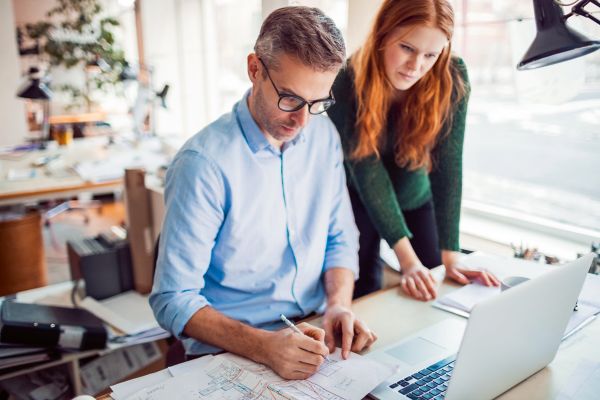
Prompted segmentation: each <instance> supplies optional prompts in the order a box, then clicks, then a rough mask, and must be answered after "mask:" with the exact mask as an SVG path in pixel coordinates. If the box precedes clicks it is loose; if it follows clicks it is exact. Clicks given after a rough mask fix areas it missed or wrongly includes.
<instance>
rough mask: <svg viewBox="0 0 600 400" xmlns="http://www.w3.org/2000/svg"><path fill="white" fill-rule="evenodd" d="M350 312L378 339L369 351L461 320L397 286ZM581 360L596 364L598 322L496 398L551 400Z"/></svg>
mask: <svg viewBox="0 0 600 400" xmlns="http://www.w3.org/2000/svg"><path fill="white" fill-rule="evenodd" d="M458 287H459V286H458V285H457V284H454V283H449V282H448V281H446V282H445V283H444V284H443V285H442V287H441V289H440V293H439V295H440V296H443V295H444V294H446V293H448V292H450V291H452V290H454V289H456V288H458ZM353 310H354V312H355V313H356V315H357V316H358V317H360V318H361V319H363V320H364V321H365V322H366V323H367V324H368V325H369V327H370V328H371V329H373V330H374V331H375V332H376V333H377V335H378V336H379V339H378V340H377V342H376V343H375V344H374V345H373V347H372V348H371V349H370V350H369V351H373V350H375V349H378V348H381V347H384V346H386V345H388V344H391V343H393V342H395V341H397V340H399V339H402V338H403V337H406V336H409V335H411V334H414V333H415V332H417V331H418V330H420V329H423V328H425V327H427V326H430V325H433V324H435V323H436V322H439V321H442V320H444V319H446V318H459V319H460V318H461V317H459V316H456V315H454V314H451V313H448V312H445V311H442V310H438V309H436V308H434V307H432V306H431V305H430V303H424V302H420V301H416V300H412V299H410V298H408V297H407V296H405V295H404V294H403V293H401V291H400V289H399V288H398V287H394V288H391V289H386V290H382V291H379V292H376V293H373V294H371V295H369V296H365V297H363V298H361V299H358V300H357V301H355V302H354V304H353ZM315 322H320V320H315V321H311V323H315ZM583 359H588V360H591V361H594V362H596V363H598V362H600V320H599V319H596V320H594V321H593V322H592V323H591V324H589V325H588V326H586V327H584V328H583V329H582V330H581V331H579V332H577V333H576V334H574V335H573V336H571V337H570V338H568V339H567V340H565V341H564V342H563V343H562V344H561V346H560V348H559V350H558V353H557V355H556V358H555V359H554V361H552V363H550V364H549V365H548V366H547V367H546V368H544V369H543V370H541V371H540V372H538V373H536V374H535V375H532V376H531V377H529V378H528V379H526V380H525V381H523V382H521V383H520V384H518V385H517V386H515V387H513V388H512V389H511V390H509V391H508V392H505V393H504V394H503V395H501V396H500V397H498V398H499V399H502V400H523V399H527V400H542V399H543V400H550V399H554V398H555V397H556V396H557V394H558V393H559V392H560V391H561V390H562V389H563V387H564V385H565V384H566V382H567V381H568V379H569V378H571V377H572V374H573V373H574V372H575V370H576V369H577V367H578V365H579V364H580V362H581V361H582V360H583ZM582 400H583V399H582Z"/></svg>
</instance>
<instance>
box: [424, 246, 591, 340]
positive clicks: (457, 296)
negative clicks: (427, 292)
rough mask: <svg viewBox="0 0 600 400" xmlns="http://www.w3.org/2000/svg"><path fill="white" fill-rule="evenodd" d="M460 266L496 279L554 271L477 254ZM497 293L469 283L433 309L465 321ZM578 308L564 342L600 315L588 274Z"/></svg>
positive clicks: (469, 256)
mask: <svg viewBox="0 0 600 400" xmlns="http://www.w3.org/2000/svg"><path fill="white" fill-rule="evenodd" d="M461 263H462V264H463V265H465V266H466V267H470V268H478V269H487V270H489V271H491V272H492V273H494V275H496V276H497V277H498V278H499V279H503V278H505V277H507V276H525V277H527V278H535V277H536V276H539V275H541V274H543V273H545V272H548V271H549V270H551V269H552V268H557V267H555V266H551V265H547V264H539V263H535V262H532V261H525V260H519V259H510V258H505V257H498V256H492V255H488V254H484V253H479V252H477V253H472V254H469V255H468V256H465V257H463V258H462V259H461ZM558 268H560V267H558ZM498 293H500V288H499V287H486V286H483V285H481V284H479V283H472V284H469V285H466V286H464V287H462V288H460V289H457V290H455V291H453V292H451V293H449V294H447V295H446V296H444V297H442V298H440V299H438V300H436V301H434V302H433V304H432V305H433V306H434V307H436V308H439V309H442V310H445V311H449V312H451V313H454V314H457V315H460V316H462V317H465V318H468V317H469V314H470V312H471V310H472V309H473V307H474V306H475V304H477V303H478V302H480V301H483V300H486V299H488V298H490V297H492V296H494V295H496V294H498ZM578 304H579V307H578V310H577V311H574V312H573V315H572V316H571V319H570V320H569V323H568V325H567V329H566V330H565V336H564V337H563V338H567V337H568V336H570V335H572V334H573V333H575V332H576V331H577V330H579V329H581V328H582V327H583V326H584V325H586V324H587V323H589V322H591V321H592V320H593V319H594V317H595V315H597V314H598V313H600V276H599V275H593V274H588V276H587V278H586V280H585V283H584V285H583V289H582V290H581V294H580V296H579V301H578Z"/></svg>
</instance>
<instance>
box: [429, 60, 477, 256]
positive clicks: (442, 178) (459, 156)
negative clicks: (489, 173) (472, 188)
mask: <svg viewBox="0 0 600 400" xmlns="http://www.w3.org/2000/svg"><path fill="white" fill-rule="evenodd" d="M453 68H454V73H455V74H459V75H460V76H461V77H462V80H463V82H464V84H465V93H464V96H463V97H462V99H460V101H459V102H458V103H457V104H456V105H455V106H454V107H455V108H454V112H453V114H452V118H451V119H450V120H449V125H448V124H447V125H446V128H445V129H446V130H445V132H447V133H446V134H445V135H443V136H441V137H440V139H439V142H438V143H437V145H436V146H435V148H434V149H433V152H432V160H433V168H432V170H431V172H430V174H429V180H430V182H431V192H432V195H433V203H434V207H435V216H436V223H437V228H438V235H439V241H440V248H441V249H445V250H454V251H458V250H460V245H459V225H460V210H461V199H462V161H463V143H464V137H465V125H466V117H467V106H468V102H469V94H470V87H469V78H468V74H467V68H466V65H465V63H464V61H463V60H462V59H460V58H457V57H455V58H453Z"/></svg>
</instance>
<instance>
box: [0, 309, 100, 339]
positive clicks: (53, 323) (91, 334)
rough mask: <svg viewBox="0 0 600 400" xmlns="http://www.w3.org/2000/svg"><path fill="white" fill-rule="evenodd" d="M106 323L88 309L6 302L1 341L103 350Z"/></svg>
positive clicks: (1, 317)
mask: <svg viewBox="0 0 600 400" xmlns="http://www.w3.org/2000/svg"><path fill="white" fill-rule="evenodd" d="M107 336H108V335H107V332H106V328H105V327H104V324H103V322H102V320H100V319H99V318H97V317H96V316H94V315H93V314H92V313H90V312H89V311H87V310H84V309H80V308H66V307H54V306H45V305H40V304H27V303H18V302H15V301H5V302H3V303H2V308H1V309H0V342H4V343H17V344H22V345H29V346H42V347H56V346H58V347H62V348H66V349H77V350H90V349H103V348H104V347H106V340H107Z"/></svg>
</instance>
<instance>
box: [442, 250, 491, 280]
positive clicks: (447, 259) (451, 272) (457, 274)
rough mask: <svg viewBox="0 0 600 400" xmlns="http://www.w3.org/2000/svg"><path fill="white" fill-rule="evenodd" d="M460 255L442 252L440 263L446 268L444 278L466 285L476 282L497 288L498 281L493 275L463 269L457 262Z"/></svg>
mask: <svg viewBox="0 0 600 400" xmlns="http://www.w3.org/2000/svg"><path fill="white" fill-rule="evenodd" d="M459 255H460V253H458V252H456V251H449V250H443V251H442V262H443V263H444V266H445V267H446V276H447V277H448V278H450V279H452V280H453V281H456V282H458V283H460V284H463V285H466V284H468V283H470V282H471V281H474V280H478V281H479V282H481V284H483V285H485V286H499V285H500V280H498V278H496V276H495V275H494V274H492V273H491V272H490V271H486V270H476V269H471V268H467V267H464V266H462V265H460V263H459V262H458V259H459Z"/></svg>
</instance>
